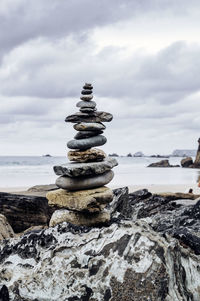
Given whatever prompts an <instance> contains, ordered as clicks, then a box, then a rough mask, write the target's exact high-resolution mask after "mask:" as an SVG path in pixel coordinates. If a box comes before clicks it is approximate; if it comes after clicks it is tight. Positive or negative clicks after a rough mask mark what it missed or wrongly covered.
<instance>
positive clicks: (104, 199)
mask: <svg viewBox="0 0 200 301" xmlns="http://www.w3.org/2000/svg"><path fill="white" fill-rule="evenodd" d="M46 197H47V199H48V201H49V202H48V203H49V206H54V207H58V208H67V209H70V210H76V211H88V212H99V211H100V210H101V209H102V208H104V207H105V205H106V204H107V203H109V202H111V201H112V199H113V193H112V190H111V189H110V188H107V187H100V188H95V189H89V190H79V191H67V190H64V189H58V190H56V191H52V192H48V193H47V196H46Z"/></svg>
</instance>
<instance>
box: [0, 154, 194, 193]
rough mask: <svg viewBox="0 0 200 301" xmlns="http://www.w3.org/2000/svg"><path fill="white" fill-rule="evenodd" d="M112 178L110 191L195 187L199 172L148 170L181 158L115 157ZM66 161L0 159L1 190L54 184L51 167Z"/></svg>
mask: <svg viewBox="0 0 200 301" xmlns="http://www.w3.org/2000/svg"><path fill="white" fill-rule="evenodd" d="M116 159H117V161H118V163H119V165H118V166H117V167H115V168H114V172H115V177H114V179H113V180H112V182H111V183H110V184H109V186H110V187H116V186H121V187H122V186H131V185H145V184H146V185H148V184H158V185H159V184H160V185H162V184H169V185H171V184H195V183H197V181H198V179H199V178H200V169H186V168H181V167H179V168H147V166H148V165H149V164H150V163H153V162H157V161H160V160H164V159H169V161H170V164H180V161H181V159H182V158H181V157H171V158H162V159H161V158H152V157H140V158H136V157H117V158H116ZM66 163H68V160H67V158H66V157H45V156H44V157H43V156H41V157H40V156H32V157H30V156H16V157H15V156H0V187H4V188H6V187H31V186H34V185H43V184H52V183H55V180H56V178H57V176H56V175H55V174H54V171H53V166H54V165H60V164H66Z"/></svg>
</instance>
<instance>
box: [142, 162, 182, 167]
mask: <svg viewBox="0 0 200 301" xmlns="http://www.w3.org/2000/svg"><path fill="white" fill-rule="evenodd" d="M147 167H180V165H171V164H170V163H169V160H161V161H159V162H155V163H151V164H149V165H148V166H147Z"/></svg>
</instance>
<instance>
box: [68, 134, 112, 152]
mask: <svg viewBox="0 0 200 301" xmlns="http://www.w3.org/2000/svg"><path fill="white" fill-rule="evenodd" d="M106 141H107V139H106V137H104V136H103V135H98V136H94V137H91V138H85V139H79V140H70V141H69V142H68V143H67V147H68V148H70V149H80V150H85V149H89V148H91V147H94V146H100V145H104V144H105V143H106Z"/></svg>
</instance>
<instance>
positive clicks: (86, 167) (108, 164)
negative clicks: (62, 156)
mask: <svg viewBox="0 0 200 301" xmlns="http://www.w3.org/2000/svg"><path fill="white" fill-rule="evenodd" d="M117 165H118V162H117V160H116V159H115V158H110V157H107V158H105V160H103V161H101V162H90V163H68V164H64V165H58V166H54V167H53V169H54V172H55V174H56V175H57V176H68V177H72V178H73V177H81V176H92V175H100V174H103V173H104V172H106V171H109V170H111V169H112V168H113V167H115V166H117Z"/></svg>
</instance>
